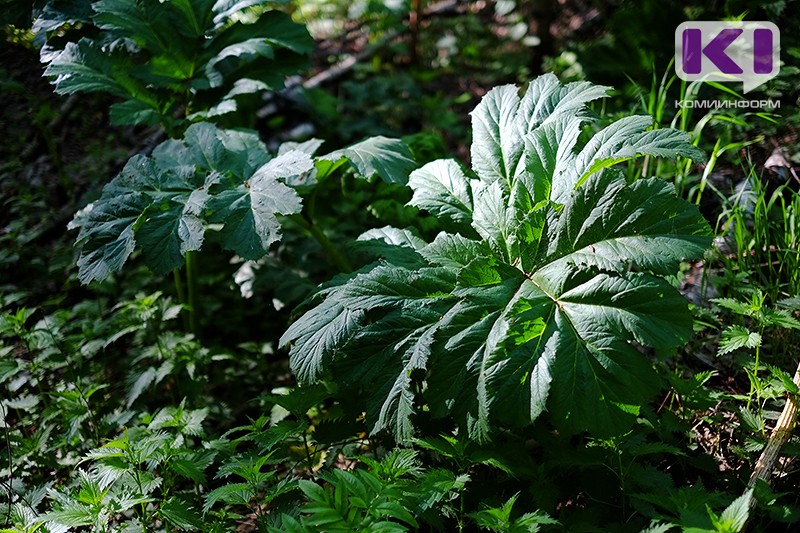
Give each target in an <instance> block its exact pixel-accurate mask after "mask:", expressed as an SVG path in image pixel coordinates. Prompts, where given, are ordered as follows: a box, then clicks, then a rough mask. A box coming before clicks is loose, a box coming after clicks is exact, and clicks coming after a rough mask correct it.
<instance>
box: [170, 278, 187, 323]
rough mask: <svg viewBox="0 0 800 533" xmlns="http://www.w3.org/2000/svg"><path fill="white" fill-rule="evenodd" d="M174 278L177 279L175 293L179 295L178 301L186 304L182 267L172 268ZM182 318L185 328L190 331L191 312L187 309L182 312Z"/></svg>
mask: <svg viewBox="0 0 800 533" xmlns="http://www.w3.org/2000/svg"><path fill="white" fill-rule="evenodd" d="M172 278H173V279H174V280H175V293H176V294H177V295H178V302H179V303H180V304H181V305H186V291H184V290H183V278H182V277H181V271H180V269H177V268H175V269H173V270H172ZM181 319H182V320H183V329H184V330H186V331H189V328H190V326H191V324H190V322H189V313H188V311H187V310H186V309H184V310H183V311H182V312H181Z"/></svg>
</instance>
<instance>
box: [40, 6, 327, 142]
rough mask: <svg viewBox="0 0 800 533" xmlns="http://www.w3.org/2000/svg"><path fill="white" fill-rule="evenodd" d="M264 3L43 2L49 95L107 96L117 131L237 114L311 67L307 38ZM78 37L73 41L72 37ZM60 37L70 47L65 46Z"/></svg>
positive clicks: (173, 126)
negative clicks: (112, 99) (245, 103)
mask: <svg viewBox="0 0 800 533" xmlns="http://www.w3.org/2000/svg"><path fill="white" fill-rule="evenodd" d="M272 4H274V2H266V1H264V0H199V1H196V0H192V1H189V0H172V1H169V2H163V1H160V0H99V1H96V2H90V1H88V0H83V1H73V2H69V3H61V2H55V1H52V2H48V3H46V4H44V5H43V6H42V7H41V8H40V10H39V13H38V17H37V20H36V22H35V23H34V26H33V29H34V31H37V32H41V33H43V34H45V35H47V37H48V41H47V45H46V46H45V47H43V48H42V60H43V61H44V62H45V63H47V64H48V66H47V70H46V71H45V75H47V76H50V77H52V78H53V83H54V84H55V86H56V92H58V93H59V94H73V93H79V92H106V93H110V94H112V95H114V96H116V97H119V98H121V99H123V101H122V102H120V103H116V104H114V105H112V106H111V109H110V115H111V121H112V123H114V124H119V125H122V124H159V123H160V124H161V125H162V126H164V128H165V129H166V131H167V132H168V134H169V135H170V136H171V137H175V136H177V135H176V134H175V132H179V131H181V130H182V129H183V128H185V123H186V121H187V119H188V121H189V122H196V121H198V120H210V119H212V118H214V117H219V116H221V115H226V114H229V113H232V112H235V111H236V110H237V109H238V107H239V104H238V102H239V101H240V100H242V98H245V97H247V96H248V95H260V94H263V92H264V91H268V90H276V89H280V88H282V87H283V86H284V81H285V79H286V76H287V75H290V74H295V73H297V72H299V71H300V70H301V69H303V68H305V66H306V65H307V64H308V61H307V57H306V56H308V55H309V54H310V53H311V52H312V50H313V49H314V41H313V39H312V38H311V36H310V35H309V33H308V31H307V30H306V28H305V26H303V25H301V24H297V23H295V22H293V21H292V19H291V17H290V16H289V15H288V14H286V13H283V12H281V11H278V10H273V9H269V6H270V5H272ZM76 37H79V39H78V40H77V42H72V41H70V40H69V39H72V40H73V41H74V39H75V38H76ZM65 39H67V40H68V41H67V42H64V40H65Z"/></svg>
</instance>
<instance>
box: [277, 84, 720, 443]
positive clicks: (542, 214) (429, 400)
mask: <svg viewBox="0 0 800 533" xmlns="http://www.w3.org/2000/svg"><path fill="white" fill-rule="evenodd" d="M605 91H606V89H605V88H602V87H601V88H598V87H595V86H592V85H590V84H585V83H582V84H570V85H566V86H562V85H560V84H559V83H558V81H557V80H556V78H555V77H554V76H550V75H547V76H543V77H541V78H538V79H536V80H534V81H533V82H531V84H530V86H529V88H528V92H527V93H526V94H525V95H524V96H523V97H522V98H520V97H519V96H518V93H517V91H516V89H515V88H512V87H500V88H498V89H494V90H493V91H490V92H489V93H488V94H487V95H486V97H485V98H484V99H483V101H482V102H481V103H480V104H479V106H478V107H477V108H476V109H475V111H473V113H472V117H473V125H474V131H473V136H474V140H473V145H472V156H473V170H474V171H475V174H477V176H478V178H477V179H475V178H470V177H468V175H467V174H466V173H465V172H464V171H463V170H461V168H460V167H459V166H458V165H457V164H456V163H454V162H453V161H435V162H433V163H429V164H428V165H426V166H424V167H423V168H421V169H419V170H417V171H415V172H414V173H413V174H412V175H411V178H410V179H409V186H410V187H411V188H412V189H413V190H414V196H413V198H412V200H411V203H412V204H413V205H415V206H416V207H418V208H420V209H423V210H426V211H428V212H430V213H432V214H435V215H436V216H437V217H439V218H441V219H443V220H445V221H446V222H448V223H450V224H451V225H452V226H453V227H454V228H456V229H457V230H458V233H444V232H443V233H440V234H439V235H438V236H437V237H436V238H435V239H434V241H433V242H431V243H430V244H426V245H425V246H422V245H421V243H419V242H416V241H414V242H413V243H412V242H410V241H408V240H403V239H399V240H398V239H397V238H396V237H397V236H398V234H397V233H393V232H390V231H389V230H388V229H386V228H384V229H383V230H381V232H379V233H375V232H371V233H369V234H368V235H367V236H365V238H367V239H371V240H376V239H380V240H382V241H383V243H382V246H384V248H391V247H392V246H396V247H398V248H400V249H402V250H403V252H402V254H399V253H398V254H392V253H390V252H387V251H386V250H382V251H381V253H380V256H381V257H383V258H384V259H382V260H381V261H379V262H378V263H375V264H373V265H370V266H368V267H365V268H364V269H362V270H361V271H359V272H358V273H356V274H354V275H352V276H351V277H350V278H349V279H346V280H338V281H337V282H336V283H334V284H329V285H325V286H323V288H322V289H321V290H320V291H319V292H318V293H317V294H316V295H314V296H313V297H312V298H311V299H310V300H309V301H308V302H306V304H305V313H304V314H303V315H302V316H300V318H299V319H298V320H297V321H295V322H294V323H293V324H292V325H291V327H290V328H289V329H288V330H287V331H286V333H285V334H284V335H283V337H282V339H281V343H282V344H283V345H284V346H289V348H290V363H291V365H292V368H293V369H294V371H295V372H296V373H297V376H298V379H299V380H300V381H301V382H303V383H307V382H313V381H316V380H318V379H321V378H322V377H323V376H328V375H329V374H330V375H332V377H333V379H335V380H337V381H339V382H340V383H341V384H343V388H345V387H349V388H351V389H353V388H361V389H362V390H363V391H364V392H365V393H366V394H367V396H368V398H369V404H368V410H367V415H368V420H369V421H370V422H371V424H372V430H373V431H374V432H376V431H381V430H384V429H389V430H391V431H392V433H393V434H394V435H395V437H396V438H398V439H408V438H409V437H411V436H412V435H413V432H414V425H413V421H414V418H413V417H414V414H415V412H416V411H417V410H418V409H419V407H420V405H425V406H426V410H428V411H429V412H430V414H431V415H432V416H435V417H443V416H452V417H455V418H456V420H457V421H459V422H460V424H461V425H462V427H463V428H464V429H465V430H467V431H468V432H469V434H470V435H471V436H472V437H473V438H477V439H486V438H489V436H490V430H491V426H492V425H493V424H508V425H512V426H520V425H525V424H529V423H530V422H532V421H534V420H536V419H537V418H538V417H540V416H541V415H542V413H544V412H549V413H550V415H551V420H552V422H553V423H554V424H556V426H557V427H559V428H561V429H562V430H567V431H581V430H590V431H591V432H593V433H595V434H598V435H609V434H616V433H617V432H619V431H622V430H624V429H625V428H626V427H627V426H628V425H629V424H630V423H631V422H632V420H633V419H634V418H635V415H636V414H637V413H638V411H639V408H640V406H641V405H643V404H644V402H646V401H647V400H648V399H649V398H650V397H651V396H652V395H653V394H655V392H656V391H657V390H658V387H659V383H658V380H656V379H655V376H656V374H655V373H654V371H653V369H652V367H651V364H650V362H649V361H648V359H647V358H646V357H645V356H644V355H643V354H642V353H641V352H640V351H639V350H638V349H637V348H636V346H649V347H653V348H656V349H658V350H670V349H674V347H675V346H677V345H680V344H681V343H684V342H686V341H687V340H688V338H689V336H690V335H691V332H692V320H691V316H690V314H689V312H688V307H687V304H686V301H685V300H684V299H683V298H682V297H681V295H680V294H679V293H678V292H677V291H676V290H675V289H674V288H673V287H672V286H671V285H670V284H669V283H668V282H667V281H665V280H664V279H662V278H661V277H659V276H663V275H667V274H673V273H675V272H677V270H678V268H679V264H680V262H681V261H682V260H684V259H686V258H691V257H697V256H700V255H702V253H703V252H704V250H705V248H706V247H707V246H708V245H709V244H710V237H709V236H710V228H709V226H708V224H707V223H706V222H705V221H704V220H703V218H702V217H701V215H700V213H699V212H698V210H697V209H696V208H695V207H693V206H691V205H690V204H688V203H687V202H685V201H683V200H681V199H679V198H678V197H677V195H676V194H675V191H674V188H673V187H672V186H671V185H669V184H667V183H664V182H662V181H660V180H658V179H655V178H651V179H640V180H638V181H635V182H633V183H630V184H629V183H627V182H626V180H625V179H624V177H623V176H622V173H621V172H619V171H618V170H617V169H614V168H608V164H607V163H609V162H610V161H616V160H621V159H624V158H627V157H636V156H637V155H641V154H648V153H651V154H652V155H654V156H659V157H661V156H675V155H679V154H684V155H689V156H699V154H698V153H697V152H696V149H694V147H692V146H690V145H689V143H688V136H686V135H685V134H682V133H679V132H674V131H672V130H654V131H657V132H662V133H658V134H657V135H654V134H653V132H650V131H646V130H645V129H644V128H646V127H647V126H649V124H650V122H649V119H648V121H647V126H646V125H645V121H644V120H640V119H638V118H637V119H636V120H633V121H626V122H625V123H623V125H622V126H615V125H612V126H610V128H612V129H611V130H610V131H606V130H602V131H600V132H599V133H598V134H597V136H599V139H600V141H598V142H594V143H593V142H592V140H590V141H589V142H588V143H587V144H586V145H585V146H583V147H580V146H578V145H577V143H578V137H579V133H580V131H581V126H582V124H583V123H585V122H586V121H587V120H588V119H587V113H586V112H585V109H584V105H585V103H586V102H587V101H590V100H592V99H595V98H598V97H600V96H603V95H604V94H605ZM634 125H635V126H636V127H635V128H634V127H633V126H634ZM621 131H624V132H627V133H626V135H624V136H622V137H620V136H619V135H618V134H617V132H621ZM662 141H663V142H662ZM598 161H599V162H601V163H598ZM410 254H411V255H413V254H416V259H414V258H413V257H410V256H409V255H410ZM397 258H401V260H397ZM420 391H421V392H420Z"/></svg>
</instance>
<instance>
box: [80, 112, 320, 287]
mask: <svg viewBox="0 0 800 533" xmlns="http://www.w3.org/2000/svg"><path fill="white" fill-rule="evenodd" d="M312 167H313V164H312V161H311V158H310V157H309V156H308V155H307V154H304V153H302V152H299V151H296V150H293V151H289V152H287V153H285V154H283V155H280V156H278V157H275V158H272V157H271V156H270V155H269V153H268V152H267V151H266V148H265V147H264V145H263V144H262V143H261V141H259V139H258V136H257V135H256V134H255V133H254V132H243V131H228V130H219V129H217V128H215V127H214V126H212V125H211V124H208V123H201V124H196V125H193V126H191V127H190V128H189V129H187V130H186V135H185V137H184V140H183V141H176V140H168V141H166V142H164V143H162V144H161V145H159V146H158V147H157V148H156V149H155V150H154V151H153V155H152V156H150V157H144V156H135V157H134V158H132V159H131V160H130V161H129V162H128V164H127V165H126V166H125V168H124V169H123V170H122V172H121V173H120V175H119V176H117V177H116V178H115V179H114V180H112V181H111V183H109V184H108V185H107V186H106V187H105V188H104V189H103V195H102V196H101V198H100V199H99V200H98V201H97V202H95V203H93V204H91V205H90V206H88V207H87V208H86V209H84V210H83V211H81V212H79V213H78V215H77V216H76V218H75V220H74V222H73V227H76V228H80V230H81V231H80V233H79V234H78V239H77V244H78V246H79V247H80V249H81V257H80V259H79V260H78V267H79V269H80V272H79V277H80V279H81V281H82V282H83V283H89V282H90V281H92V280H102V279H105V278H106V277H107V276H108V275H109V274H110V273H112V272H116V271H119V270H120V269H121V268H122V265H123V264H124V263H125V261H126V260H127V259H128V257H129V256H130V254H131V253H132V252H133V251H134V249H135V247H136V245H137V244H138V245H139V246H140V247H141V249H142V251H143V255H144V259H145V262H146V263H147V265H148V266H149V267H150V268H151V269H152V270H153V271H154V272H156V273H158V274H163V273H166V272H169V271H170V270H172V269H174V268H176V267H178V266H180V265H181V264H182V262H183V256H184V255H185V254H186V252H189V251H194V250H199V249H200V248H201V247H202V245H203V241H204V235H205V231H206V226H207V224H211V223H214V224H222V228H221V229H220V236H221V238H222V241H223V246H224V247H225V248H227V249H230V250H233V251H235V252H236V253H237V254H239V255H240V256H242V257H245V258H247V259H259V258H260V257H261V256H263V255H264V254H266V252H267V250H268V249H269V245H270V244H271V243H273V242H275V241H276V240H278V239H279V237H280V225H279V223H278V221H277V219H276V218H275V214H276V213H280V214H291V213H296V212H299V211H300V209H301V204H300V198H299V196H298V195H297V194H296V193H295V192H294V191H293V190H292V189H291V188H290V187H288V186H287V185H285V184H284V183H282V182H280V181H279V180H289V179H292V178H298V177H299V176H301V175H302V174H303V173H307V172H310V171H311V169H312Z"/></svg>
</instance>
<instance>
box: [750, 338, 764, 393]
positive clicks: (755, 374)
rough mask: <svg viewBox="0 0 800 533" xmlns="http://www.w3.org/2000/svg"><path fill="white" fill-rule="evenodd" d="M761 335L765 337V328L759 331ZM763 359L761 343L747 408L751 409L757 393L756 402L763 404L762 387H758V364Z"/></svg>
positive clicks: (754, 367)
mask: <svg viewBox="0 0 800 533" xmlns="http://www.w3.org/2000/svg"><path fill="white" fill-rule="evenodd" d="M759 335H761V336H762V338H763V336H764V330H763V328H762V329H761V331H759ZM760 357H761V343H758V344H757V345H756V362H755V365H754V366H753V378H752V379H751V380H750V393H749V394H748V395H747V408H748V409H750V403H751V402H752V401H753V392H755V393H756V400H757V401H758V402H761V386H760V384H759V385H758V386H757V385H756V383H758V363H759V359H760Z"/></svg>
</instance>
